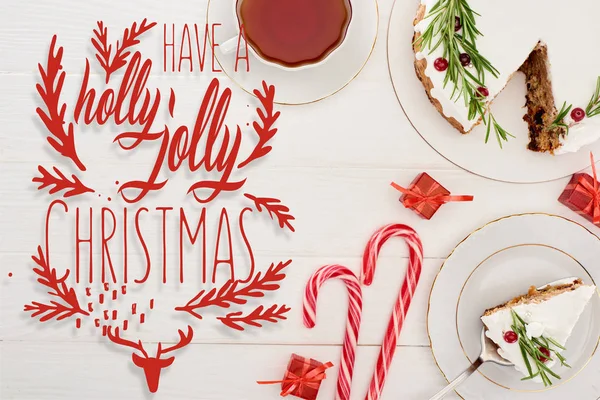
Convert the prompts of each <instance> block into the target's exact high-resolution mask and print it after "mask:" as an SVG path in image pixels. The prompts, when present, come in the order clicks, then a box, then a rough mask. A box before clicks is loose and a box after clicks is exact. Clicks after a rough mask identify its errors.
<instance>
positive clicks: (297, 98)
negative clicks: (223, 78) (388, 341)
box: [207, 0, 379, 104]
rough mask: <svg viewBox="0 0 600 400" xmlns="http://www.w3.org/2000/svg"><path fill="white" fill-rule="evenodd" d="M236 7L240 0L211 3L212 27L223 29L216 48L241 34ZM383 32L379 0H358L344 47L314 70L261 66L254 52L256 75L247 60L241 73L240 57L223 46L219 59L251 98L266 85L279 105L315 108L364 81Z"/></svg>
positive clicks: (218, 53)
mask: <svg viewBox="0 0 600 400" xmlns="http://www.w3.org/2000/svg"><path fill="white" fill-rule="evenodd" d="M234 4H235V0H211V1H209V3H208V16H207V18H208V20H207V22H208V23H209V24H213V23H219V24H221V26H219V27H218V29H217V30H216V32H215V42H216V43H224V42H226V41H227V40H229V39H231V38H233V37H237V35H238V32H239V23H238V19H237V16H236V13H235V7H234ZM378 27H379V12H378V8H377V0H354V1H352V19H351V20H350V25H349V27H348V31H347V33H346V38H345V39H344V42H343V43H342V44H341V45H340V47H338V48H337V49H336V50H335V51H333V53H331V54H330V55H329V56H327V58H326V59H325V60H324V61H322V62H320V63H318V64H316V65H314V66H310V67H304V68H299V69H290V68H282V67H280V66H278V65H275V64H271V63H267V62H264V61H261V60H260V59H258V58H257V57H258V56H257V55H256V54H255V53H254V52H252V51H250V52H249V58H250V71H249V72H246V64H245V62H244V61H242V63H241V64H240V65H241V67H239V68H238V71H237V72H236V71H235V52H233V53H229V54H224V53H223V52H222V51H221V50H220V48H219V47H217V49H216V50H215V57H216V58H217V61H218V63H219V65H220V67H221V69H222V70H223V72H224V73H225V74H226V75H227V76H229V77H230V78H231V79H232V80H233V81H234V82H235V83H237V84H238V85H239V86H240V87H241V88H242V89H243V90H245V91H246V92H248V93H250V94H252V91H253V90H254V89H256V88H260V87H261V82H262V81H263V80H265V81H267V83H268V84H270V85H274V86H275V102H276V103H279V104H306V103H312V102H315V101H318V100H322V99H324V98H326V97H329V96H331V95H333V94H335V93H337V92H339V91H340V90H342V89H343V88H344V87H346V85H348V84H349V83H350V82H351V81H352V80H354V78H356V76H358V74H359V73H360V71H362V69H363V67H364V66H365V64H366V63H367V61H368V60H369V58H370V56H371V53H372V52H373V48H374V47H375V42H376V40H377V32H378Z"/></svg>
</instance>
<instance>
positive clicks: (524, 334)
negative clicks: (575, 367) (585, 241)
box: [481, 278, 596, 386]
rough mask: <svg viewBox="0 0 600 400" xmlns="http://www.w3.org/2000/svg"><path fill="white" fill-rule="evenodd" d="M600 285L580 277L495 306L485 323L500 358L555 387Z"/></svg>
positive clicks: (485, 318) (486, 315)
mask: <svg viewBox="0 0 600 400" xmlns="http://www.w3.org/2000/svg"><path fill="white" fill-rule="evenodd" d="M595 293H596V287H595V286H593V285H585V284H584V283H583V282H582V281H581V279H579V278H568V279H563V280H560V281H556V282H552V283H549V284H547V285H545V286H542V287H540V288H537V289H536V288H535V287H531V288H530V289H529V292H528V293H526V294H524V295H522V296H518V297H515V298H514V299H512V300H510V301H509V302H507V303H505V304H501V305H499V306H496V307H493V308H491V309H489V310H487V311H485V313H484V314H483V316H482V317H481V320H482V321H483V323H484V325H485V327H486V328H487V331H486V335H487V336H488V337H489V338H490V339H491V340H492V341H494V343H496V344H497V345H498V354H500V356H502V357H503V358H504V359H506V360H508V361H510V362H512V363H513V364H514V366H515V368H516V369H517V370H518V371H519V372H521V373H523V374H524V375H525V378H523V379H534V380H535V381H538V382H543V383H544V385H545V386H550V385H552V383H553V382H554V381H555V380H556V379H560V376H559V375H558V374H557V373H556V372H554V371H553V370H552V367H553V366H554V365H555V364H557V363H558V364H561V365H563V366H566V367H570V366H569V364H568V360H566V359H565V357H564V356H563V354H562V353H563V352H564V351H565V346H566V344H567V340H568V339H569V336H571V333H572V331H573V328H574V327H575V325H576V324H577V321H578V320H579V317H580V316H581V313H582V312H583V310H584V308H585V306H586V305H587V304H588V302H589V301H590V299H591V298H592V296H593V295H594V294H595Z"/></svg>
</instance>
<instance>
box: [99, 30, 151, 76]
mask: <svg viewBox="0 0 600 400" xmlns="http://www.w3.org/2000/svg"><path fill="white" fill-rule="evenodd" d="M147 22H148V20H147V19H146V18H144V20H143V21H142V23H141V24H140V25H139V27H138V25H137V23H136V22H134V23H133V25H131V28H126V29H125V31H124V32H123V39H122V41H121V42H120V43H119V41H117V44H116V46H115V48H116V51H115V56H114V57H113V59H112V60H111V59H110V56H111V53H112V45H109V44H108V29H107V28H106V27H105V26H104V23H103V22H102V21H98V29H94V35H95V36H96V37H95V38H92V45H93V46H94V48H95V49H96V59H97V60H98V62H99V63H100V66H101V67H102V69H104V72H105V73H106V83H108V81H109V80H110V76H111V75H112V74H113V73H114V72H116V71H118V70H119V69H120V68H122V67H123V66H125V65H126V64H127V57H128V56H129V55H130V54H131V51H129V49H130V48H131V47H133V46H135V45H137V44H139V43H140V39H139V37H140V36H141V35H143V34H144V33H146V32H148V31H149V30H150V29H152V28H153V27H154V26H155V25H156V22H151V23H150V24H148V23H147Z"/></svg>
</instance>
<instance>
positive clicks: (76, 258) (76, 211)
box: [75, 207, 94, 283]
mask: <svg viewBox="0 0 600 400" xmlns="http://www.w3.org/2000/svg"><path fill="white" fill-rule="evenodd" d="M92 222H93V218H92V208H91V207H90V230H89V232H90V236H89V239H82V238H81V237H80V236H79V207H77V208H76V209H75V282H77V283H79V246H80V245H81V243H88V244H89V246H90V248H89V253H90V256H89V260H90V277H89V282H90V283H92V282H93V281H94V270H93V266H92V236H93V235H92Z"/></svg>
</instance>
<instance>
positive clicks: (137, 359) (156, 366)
mask: <svg viewBox="0 0 600 400" xmlns="http://www.w3.org/2000/svg"><path fill="white" fill-rule="evenodd" d="M178 332H179V341H178V342H177V343H176V344H174V345H173V346H170V347H166V348H164V349H163V348H162V343H158V347H157V350H156V356H155V357H150V356H148V353H146V350H144V346H143V345H142V341H141V340H140V341H138V342H137V343H136V342H132V341H130V340H127V339H123V338H122V337H121V336H120V335H119V328H115V332H114V334H113V332H112V329H110V327H109V329H108V332H107V336H108V338H109V339H110V341H111V342H113V343H116V344H118V345H121V346H126V347H131V348H132V349H135V350H137V351H139V352H140V353H141V354H142V355H141V356H139V355H138V354H136V353H135V352H134V353H133V354H132V355H131V359H132V360H133V363H134V364H135V365H136V366H138V367H140V368H142V369H143V370H144V374H145V375H146V383H147V384H148V390H150V392H151V393H156V391H157V390H158V383H159V380H160V372H161V371H162V369H163V368H167V367H169V366H170V365H171V364H173V361H175V357H173V356H172V357H169V358H161V357H162V356H163V355H165V354H167V353H170V352H172V351H174V350H177V349H180V348H182V347H184V346H186V345H188V344H189V343H190V342H191V341H192V337H193V336H194V331H193V329H192V327H191V326H188V332H187V335H186V334H184V333H183V331H182V330H181V329H180V330H179V331H178Z"/></svg>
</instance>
